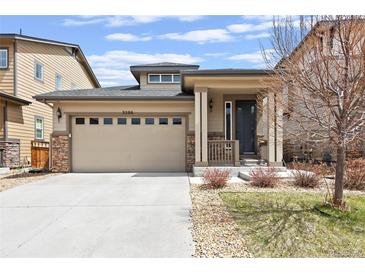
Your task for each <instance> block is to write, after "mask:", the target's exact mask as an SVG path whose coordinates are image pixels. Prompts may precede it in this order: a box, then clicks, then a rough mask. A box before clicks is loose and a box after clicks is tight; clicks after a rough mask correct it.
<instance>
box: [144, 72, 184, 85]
mask: <svg viewBox="0 0 365 274" xmlns="http://www.w3.org/2000/svg"><path fill="white" fill-rule="evenodd" d="M151 76H159V79H160V80H159V81H158V82H154V81H151ZM162 76H171V82H164V81H162ZM176 76H178V77H179V81H175V78H176ZM147 82H148V84H180V82H181V75H180V74H179V73H148V74H147Z"/></svg>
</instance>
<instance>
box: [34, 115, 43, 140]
mask: <svg viewBox="0 0 365 274" xmlns="http://www.w3.org/2000/svg"><path fill="white" fill-rule="evenodd" d="M37 120H41V121H42V128H38V127H37ZM39 129H41V130H42V138H38V137H37V130H39ZM34 138H35V139H36V140H44V118H43V117H40V116H35V117H34Z"/></svg>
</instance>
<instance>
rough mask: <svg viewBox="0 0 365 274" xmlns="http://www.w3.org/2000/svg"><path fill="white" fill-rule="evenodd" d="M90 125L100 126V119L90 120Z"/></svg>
mask: <svg viewBox="0 0 365 274" xmlns="http://www.w3.org/2000/svg"><path fill="white" fill-rule="evenodd" d="M89 123H90V125H98V124H99V118H90V120H89Z"/></svg>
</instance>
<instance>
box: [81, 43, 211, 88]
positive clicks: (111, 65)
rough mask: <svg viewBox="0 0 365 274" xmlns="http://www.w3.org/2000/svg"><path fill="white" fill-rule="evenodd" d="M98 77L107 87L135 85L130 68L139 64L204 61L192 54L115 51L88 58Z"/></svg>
mask: <svg viewBox="0 0 365 274" xmlns="http://www.w3.org/2000/svg"><path fill="white" fill-rule="evenodd" d="M87 58H88V60H89V62H90V65H91V66H92V68H93V70H94V72H95V74H96V76H97V77H98V79H99V80H100V82H101V83H103V85H104V83H106V84H105V85H126V84H135V81H134V80H133V79H134V78H133V75H132V74H131V73H130V71H129V66H131V65H138V64H148V63H158V62H176V63H188V64H195V63H198V62H202V61H204V60H203V59H202V58H200V57H195V56H191V55H190V54H175V53H155V54H147V53H137V52H132V51H124V50H114V51H107V52H105V53H104V54H101V55H96V54H94V55H90V56H88V57H87Z"/></svg>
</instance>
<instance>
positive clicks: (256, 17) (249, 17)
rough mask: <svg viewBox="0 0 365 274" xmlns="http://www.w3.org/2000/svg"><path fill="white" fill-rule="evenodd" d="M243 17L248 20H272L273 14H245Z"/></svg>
mask: <svg viewBox="0 0 365 274" xmlns="http://www.w3.org/2000/svg"><path fill="white" fill-rule="evenodd" d="M242 18H243V19H246V20H257V21H267V20H271V21H272V18H273V15H244V16H242Z"/></svg>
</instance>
